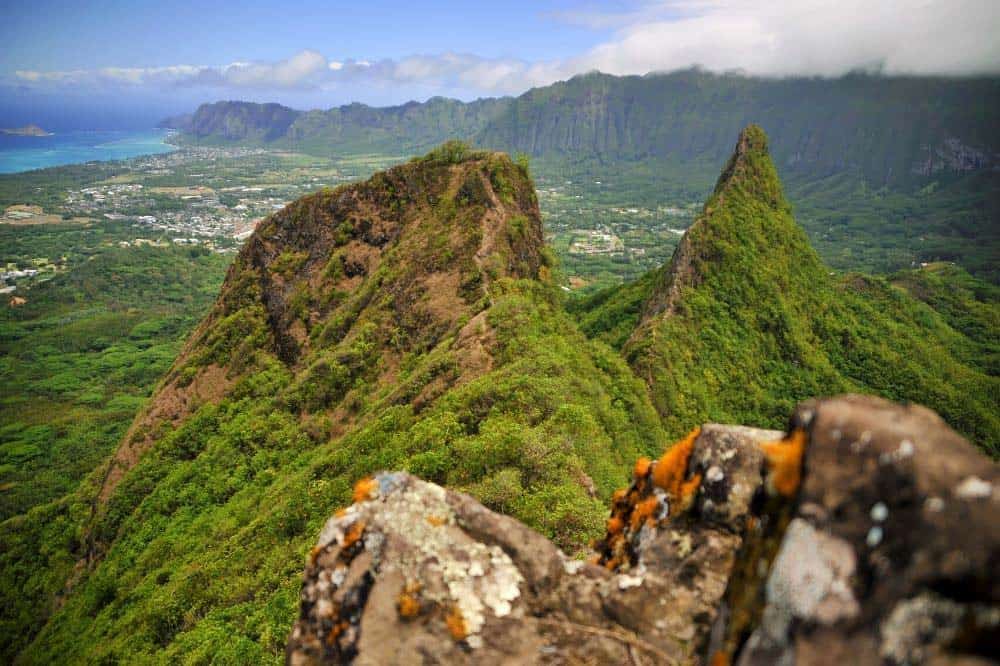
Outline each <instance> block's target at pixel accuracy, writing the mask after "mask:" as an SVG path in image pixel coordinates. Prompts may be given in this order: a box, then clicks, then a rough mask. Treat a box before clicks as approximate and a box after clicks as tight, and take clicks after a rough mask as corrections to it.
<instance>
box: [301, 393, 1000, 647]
mask: <svg viewBox="0 0 1000 666" xmlns="http://www.w3.org/2000/svg"><path fill="white" fill-rule="evenodd" d="M998 483H1000V473H998V469H997V466H996V465H995V464H994V463H992V462H990V461H989V460H987V459H985V458H984V457H983V456H982V455H981V454H980V453H978V452H977V451H976V450H975V449H974V448H973V447H972V446H971V445H970V444H969V443H968V442H966V441H964V440H963V439H962V438H960V437H959V436H958V435H956V434H955V433H954V432H953V431H951V430H950V429H949V428H948V427H947V426H946V425H945V424H944V423H943V422H942V421H941V420H940V419H939V418H938V417H937V416H936V415H934V414H933V413H932V412H930V411H928V410H926V409H923V408H921V407H913V406H909V407H902V406H897V405H893V404H891V403H888V402H885V401H882V400H878V399H874V398H867V397H858V396H847V397H842V398H834V399H829V400H821V401H813V402H809V403H805V404H803V405H802V406H800V407H799V408H798V409H797V410H796V412H795V414H794V415H793V417H792V419H791V422H790V431H789V433H787V435H786V434H784V433H780V432H773V431H764V430H757V429H752V428H744V427H739V426H720V425H706V426H704V427H702V428H700V429H698V430H696V431H694V432H693V433H691V435H690V436H689V437H688V438H686V439H685V440H682V441H681V442H679V443H678V444H677V445H675V446H674V447H672V448H671V449H670V450H669V451H668V452H667V453H666V454H664V456H663V457H662V458H660V459H659V460H658V461H655V462H654V461H649V460H640V461H638V462H637V464H636V470H635V480H634V482H633V484H632V485H631V486H630V487H629V488H628V489H626V490H623V491H619V492H618V493H616V495H615V498H614V500H613V506H612V513H611V517H610V518H609V520H608V532H607V535H606V536H605V538H604V539H602V540H601V541H600V542H599V543H598V544H596V549H597V553H596V555H595V557H594V558H593V559H592V560H591V561H590V562H587V563H584V562H580V561H575V560H571V559H569V558H567V557H566V556H565V555H564V554H563V553H561V552H560V551H559V550H558V549H557V548H556V547H555V546H553V545H552V544H551V543H550V542H549V541H548V540H546V539H545V538H544V537H542V536H541V535H539V534H538V533H536V532H534V531H533V530H531V529H529V528H528V527H526V526H524V525H522V524H520V523H518V522H517V521H515V520H513V519H511V518H508V517H506V516H502V515H499V514H496V513H493V512H491V511H489V510H487V509H485V508H484V507H482V506H481V505H480V504H479V503H478V502H476V501H475V500H474V499H472V498H471V497H468V496H466V495H463V494H460V493H455V492H452V491H448V490H444V489H442V488H441V487H439V486H435V485H433V484H428V483H425V482H423V481H420V480H419V479H416V478H414V477H412V476H410V475H407V474H403V473H382V474H379V475H376V476H375V477H374V478H373V479H367V480H364V481H362V482H361V483H359V484H358V487H357V489H356V492H355V500H356V501H355V504H354V505H352V506H351V507H350V508H348V509H347V510H345V511H343V512H340V513H339V515H337V516H335V517H333V518H331V519H330V521H329V522H328V523H327V525H326V527H325V528H324V530H323V533H322V534H321V535H320V539H319V543H318V544H317V546H316V548H315V549H314V550H313V553H312V555H311V557H310V562H309V564H308V567H307V569H306V575H305V583H304V585H303V589H302V602H301V614H300V619H299V621H298V622H297V624H296V625H295V628H294V629H293V632H292V635H291V637H290V639H289V643H288V661H289V663H292V664H308V663H343V662H350V661H354V662H356V663H364V664H390V663H413V662H419V663H512V664H513V663H518V664H522V663H539V664H549V663H551V664H563V663H567V664H575V663H588V664H605V663H608V664H611V663H614V664H617V663H626V664H628V663H634V664H653V663H709V662H711V663H713V664H725V663H742V664H773V663H789V664H792V663H802V664H811V663H830V662H834V661H841V662H843V663H872V664H875V663H895V664H905V663H920V662H931V661H933V662H935V663H939V662H940V663H947V662H948V661H950V660H952V659H958V658H959V657H960V656H961V657H962V658H963V659H965V661H963V662H962V663H978V662H979V661H980V660H986V659H988V657H987V655H991V654H993V655H995V654H997V653H998V649H1000V646H998V645H997V636H998V628H1000V606H998V597H1000V582H998V578H997V576H996V575H995V570H996V568H997V562H998V561H1000V525H998V523H997V520H996V519H995V515H996V514H995V511H996V509H997V508H998V501H1000V494H998V493H1000V491H998ZM977 655H979V657H977ZM983 663H987V662H985V661H983Z"/></svg>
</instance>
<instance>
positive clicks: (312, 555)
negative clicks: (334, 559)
mask: <svg viewBox="0 0 1000 666" xmlns="http://www.w3.org/2000/svg"><path fill="white" fill-rule="evenodd" d="M322 552H323V548H322V546H313V547H312V548H311V549H310V550H309V563H310V564H316V558H317V557H319V554H320V553H322Z"/></svg>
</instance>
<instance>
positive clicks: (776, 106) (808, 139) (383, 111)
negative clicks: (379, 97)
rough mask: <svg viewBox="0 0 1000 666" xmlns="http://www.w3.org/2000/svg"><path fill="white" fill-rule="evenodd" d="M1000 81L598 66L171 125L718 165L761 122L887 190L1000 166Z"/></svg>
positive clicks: (792, 158)
mask: <svg viewBox="0 0 1000 666" xmlns="http://www.w3.org/2000/svg"><path fill="white" fill-rule="evenodd" d="M998 109H1000V79H998V78H996V77H983V78H963V79H946V78H934V77H886V76H876V75H863V74H852V75H848V76H844V77H841V78H837V79H822V78H795V77H790V78H783V79H768V78H758V77H748V76H740V75H718V74H712V73H709V72H704V71H700V70H696V69H694V70H683V71H678V72H673V73H670V74H649V75H646V76H611V75H607V74H600V73H596V72H595V73H591V74H586V75H581V76H575V77H573V78H571V79H569V80H568V81H561V82H558V83H554V84H552V85H549V86H543V87H539V88H534V89H532V90H529V91H528V92H526V93H524V94H523V95H520V96H519V97H516V98H499V99H480V100H476V101H474V102H470V103H463V102H459V101H457V100H451V99H445V98H441V97H435V98H432V99H430V100H428V101H427V102H424V103H417V102H410V103H407V104H404V105H401V106H393V107H385V108H374V107H369V106H366V105H363V104H351V105H346V106H341V107H338V108H333V109H330V110H328V111H309V112H302V111H295V110H292V109H289V108H287V107H280V106H279V105H276V104H251V103H247V102H219V103H216V104H206V105H202V107H200V108H199V109H198V110H197V111H196V112H195V113H194V114H193V115H192V116H191V117H190V119H187V118H181V119H177V118H174V119H168V120H166V121H164V123H165V125H167V126H172V127H175V128H177V129H181V130H184V131H185V132H187V133H188V136H189V138H190V139H191V140H195V141H202V142H205V141H207V142H213V141H233V140H246V141H251V142H253V141H256V142H261V141H263V142H275V143H277V144H279V145H286V146H288V145H295V146H296V147H298V148H300V149H305V150H309V149H314V150H351V149H364V150H367V151H371V150H375V149H389V150H391V151H399V150H404V151H406V150H420V149H426V148H427V147H428V146H430V145H433V144H436V143H440V142H441V141H444V140H446V139H449V138H464V139H474V141H475V142H476V143H477V144H478V145H481V146H484V147H488V148H491V149H500V150H506V151H509V152H511V153H513V152H515V151H520V152H525V153H529V154H531V155H533V156H537V157H551V158H558V159H569V160H571V161H580V160H588V159H599V160H601V161H603V162H615V161H623V160H624V161H636V160H650V159H652V160H664V159H665V160H672V161H676V162H681V163H685V164H689V165H692V166H694V167H696V168H698V169H699V174H698V176H705V175H707V174H708V173H709V172H710V171H714V170H715V169H716V168H717V167H716V165H717V164H718V163H720V162H721V161H722V160H725V159H726V157H727V156H728V155H729V151H730V148H731V137H733V136H735V135H736V134H737V133H738V132H739V131H740V129H742V128H743V127H745V126H746V125H747V124H749V123H758V124H760V125H761V126H763V128H764V129H765V130H766V131H767V133H768V134H769V135H770V136H771V137H772V138H773V142H774V145H773V148H772V154H773V155H774V159H775V162H776V163H777V164H778V166H779V167H780V168H781V170H782V173H783V174H784V175H785V177H794V176H796V175H800V174H801V175H806V176H809V177H810V178H821V177H827V176H831V175H834V174H838V173H844V172H852V173H856V174H858V175H860V176H861V177H862V178H863V179H864V180H865V181H866V182H868V183H870V184H872V185H874V186H875V187H876V188H878V187H881V186H882V185H885V184H893V185H902V184H908V183H914V182H923V181H926V179H927V178H928V177H936V176H941V175H947V174H950V173H965V172H971V171H981V170H986V171H989V170H991V169H994V168H995V167H997V166H1000V136H998V134H997V132H996V127H997V126H998V124H1000V111H998Z"/></svg>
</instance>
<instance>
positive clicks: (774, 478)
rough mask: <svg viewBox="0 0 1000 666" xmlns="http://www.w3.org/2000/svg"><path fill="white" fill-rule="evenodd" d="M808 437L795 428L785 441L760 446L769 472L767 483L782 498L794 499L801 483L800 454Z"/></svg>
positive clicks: (802, 431)
mask: <svg viewBox="0 0 1000 666" xmlns="http://www.w3.org/2000/svg"><path fill="white" fill-rule="evenodd" d="M808 439H809V435H808V434H807V433H806V431H805V430H802V429H801V428H796V429H795V430H793V431H792V432H791V433H790V434H789V435H788V436H787V437H785V439H782V440H778V441H777V442H764V443H762V444H761V445H760V447H761V449H763V450H764V456H765V457H766V458H767V466H768V469H769V470H770V471H771V473H770V475H769V476H768V482H769V484H770V486H771V487H772V488H773V489H774V491H775V492H777V493H778V494H780V495H782V496H783V497H794V496H795V493H796V492H797V491H798V489H799V485H800V484H801V483H802V454H803V453H804V452H805V448H806V441H807V440H808Z"/></svg>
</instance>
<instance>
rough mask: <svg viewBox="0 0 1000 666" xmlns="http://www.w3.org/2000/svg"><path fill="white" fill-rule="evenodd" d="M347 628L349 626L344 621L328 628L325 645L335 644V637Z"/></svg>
mask: <svg viewBox="0 0 1000 666" xmlns="http://www.w3.org/2000/svg"><path fill="white" fill-rule="evenodd" d="M349 626H350V625H349V624H348V623H347V622H346V621H344V620H341V621H340V622H338V623H337V624H335V625H333V627H331V628H330V633H328V634H327V635H326V644H327V645H333V644H334V643H336V642H337V637H338V636H340V635H341V634H342V633H344V632H345V631H346V630H347V627H349Z"/></svg>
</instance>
